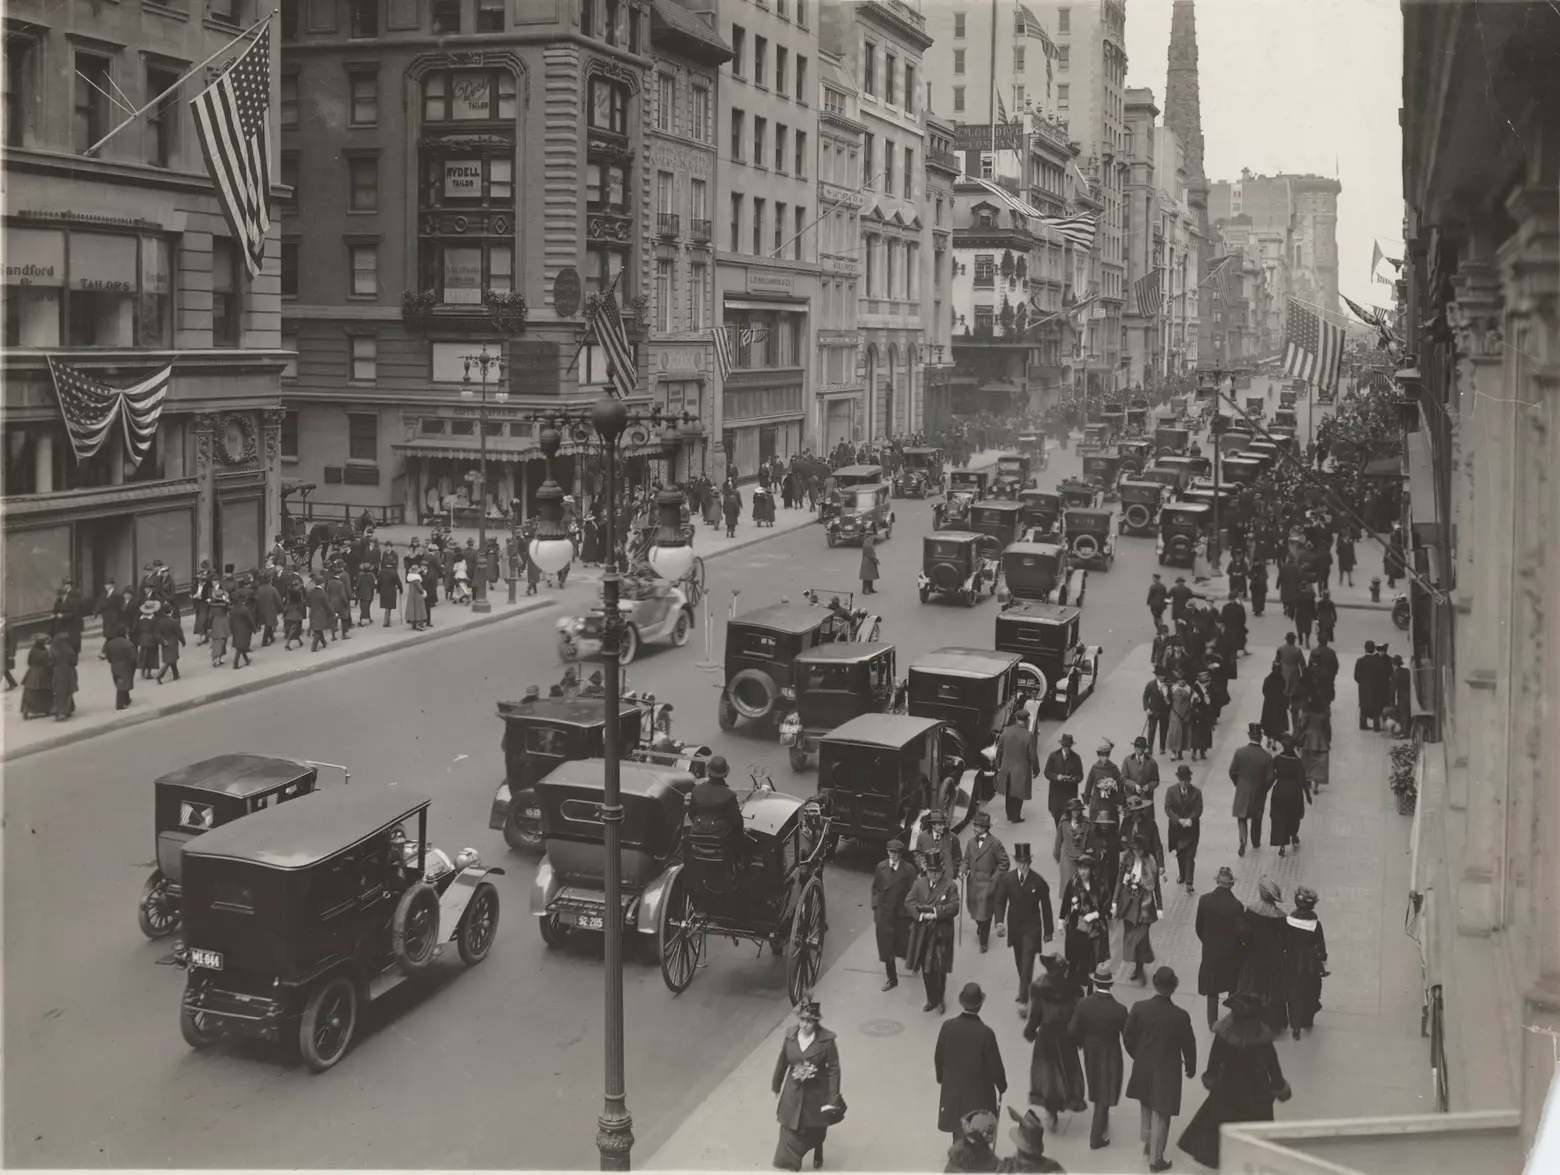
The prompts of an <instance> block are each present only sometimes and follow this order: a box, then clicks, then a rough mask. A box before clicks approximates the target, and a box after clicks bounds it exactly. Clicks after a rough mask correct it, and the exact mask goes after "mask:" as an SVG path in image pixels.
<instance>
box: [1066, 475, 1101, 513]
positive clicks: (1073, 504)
mask: <svg viewBox="0 0 1560 1175" xmlns="http://www.w3.org/2000/svg"><path fill="white" fill-rule="evenodd" d="M1056 489H1057V492H1058V493H1059V494H1060V495H1061V497H1062V505H1063V507H1065V508H1066V509H1069V510H1093V509H1094V508H1095V507H1097V506H1098V505H1099V504H1100V503H1101V502H1102V501H1103V500H1104V494H1102V493H1101V492H1100V487H1099V486H1097V485H1095V484H1094V483H1093V482H1092V481H1084V480H1082V479H1081V478H1075V477H1069V478H1068V479H1067V480H1066V481H1064V482H1062V483H1061V485H1059V486H1057V487H1056Z"/></svg>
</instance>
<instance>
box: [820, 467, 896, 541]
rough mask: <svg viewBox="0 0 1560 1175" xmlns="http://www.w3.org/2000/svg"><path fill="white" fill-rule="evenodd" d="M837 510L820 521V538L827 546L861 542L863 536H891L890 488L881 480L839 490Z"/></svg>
mask: <svg viewBox="0 0 1560 1175" xmlns="http://www.w3.org/2000/svg"><path fill="white" fill-rule="evenodd" d="M840 499H841V501H840V510H839V513H838V514H836V515H834V517H832V518H830V519H829V520H828V521H827V522H825V523H824V524H823V537H824V539H825V541H827V542H828V544H829V546H830V547H837V546H840V545H841V544H843V543H855V544H856V545H857V546H859V545H860V544H861V540H862V539H863V538H865V537H866V536H867V535H871V536H872V537H873V538H874V539H890V538H893V537H894V508H893V503H892V501H891V500H890V491H889V488H888V486H887V485H886V484H884V483H883V482H872V483H866V482H863V483H861V484H859V485H853V486H850V487H849V488H848V489H844V490H841V491H840Z"/></svg>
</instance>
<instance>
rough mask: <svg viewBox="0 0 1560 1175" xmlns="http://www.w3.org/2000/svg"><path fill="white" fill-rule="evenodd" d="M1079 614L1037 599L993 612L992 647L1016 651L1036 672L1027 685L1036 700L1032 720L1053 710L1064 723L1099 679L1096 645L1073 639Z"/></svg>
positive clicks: (1033, 671) (1098, 657) (1074, 609)
mask: <svg viewBox="0 0 1560 1175" xmlns="http://www.w3.org/2000/svg"><path fill="white" fill-rule="evenodd" d="M1079 615H1080V613H1079V611H1078V609H1077V608H1075V607H1073V608H1068V607H1060V606H1058V605H1056V604H1048V603H1045V602H1043V601H1038V600H1025V601H1022V602H1019V603H1015V604H1014V606H1013V607H1011V608H1007V609H1004V610H1003V611H1002V612H1000V613H999V614H998V615H997V633H996V642H995V643H996V646H997V651H998V652H1002V653H1017V654H1018V655H1019V656H1020V657H1022V658H1023V659H1024V665H1025V667H1026V668H1028V669H1029V670H1030V671H1031V672H1032V673H1035V674H1038V675H1039V678H1040V680H1039V682H1038V683H1036V684H1034V685H1033V686H1032V688H1033V689H1034V692H1035V697H1036V698H1037V699H1038V700H1039V703H1040V704H1039V706H1038V707H1037V712H1036V715H1035V716H1036V718H1038V717H1040V713H1041V712H1054V713H1056V714H1057V715H1058V717H1060V718H1061V719H1062V720H1063V721H1066V720H1067V719H1068V718H1070V717H1072V714H1073V711H1075V710H1077V708H1078V707H1079V706H1080V705H1082V704H1083V701H1084V699H1085V698H1087V697H1088V696H1089V695H1090V694H1092V693H1093V692H1094V686H1095V684H1096V683H1097V682H1098V681H1099V677H1100V646H1098V645H1093V646H1086V645H1084V644H1083V643H1082V642H1081V641H1080V640H1079V639H1078V618H1079Z"/></svg>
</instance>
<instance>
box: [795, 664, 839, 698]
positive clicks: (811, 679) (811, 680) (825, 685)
mask: <svg viewBox="0 0 1560 1175" xmlns="http://www.w3.org/2000/svg"><path fill="white" fill-rule="evenodd" d="M798 668H800V669H802V680H801V682H800V683H799V684H800V685H801V687H802V689H803V690H804V691H806V692H808V693H813V692H815V691H818V690H846V691H848V690H850V689H851V688H852V682H851V668H852V667H851V666H849V665H833V664H821V665H806V666H798Z"/></svg>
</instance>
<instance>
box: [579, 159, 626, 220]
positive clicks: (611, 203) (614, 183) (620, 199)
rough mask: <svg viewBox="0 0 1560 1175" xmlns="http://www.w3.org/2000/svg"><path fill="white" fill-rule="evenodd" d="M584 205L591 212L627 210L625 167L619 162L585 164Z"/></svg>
mask: <svg viewBox="0 0 1560 1175" xmlns="http://www.w3.org/2000/svg"><path fill="white" fill-rule="evenodd" d="M585 205H586V207H587V208H588V209H589V210H590V211H592V212H627V211H628V169H627V167H626V166H625V165H624V164H621V163H588V164H586V165H585Z"/></svg>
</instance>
